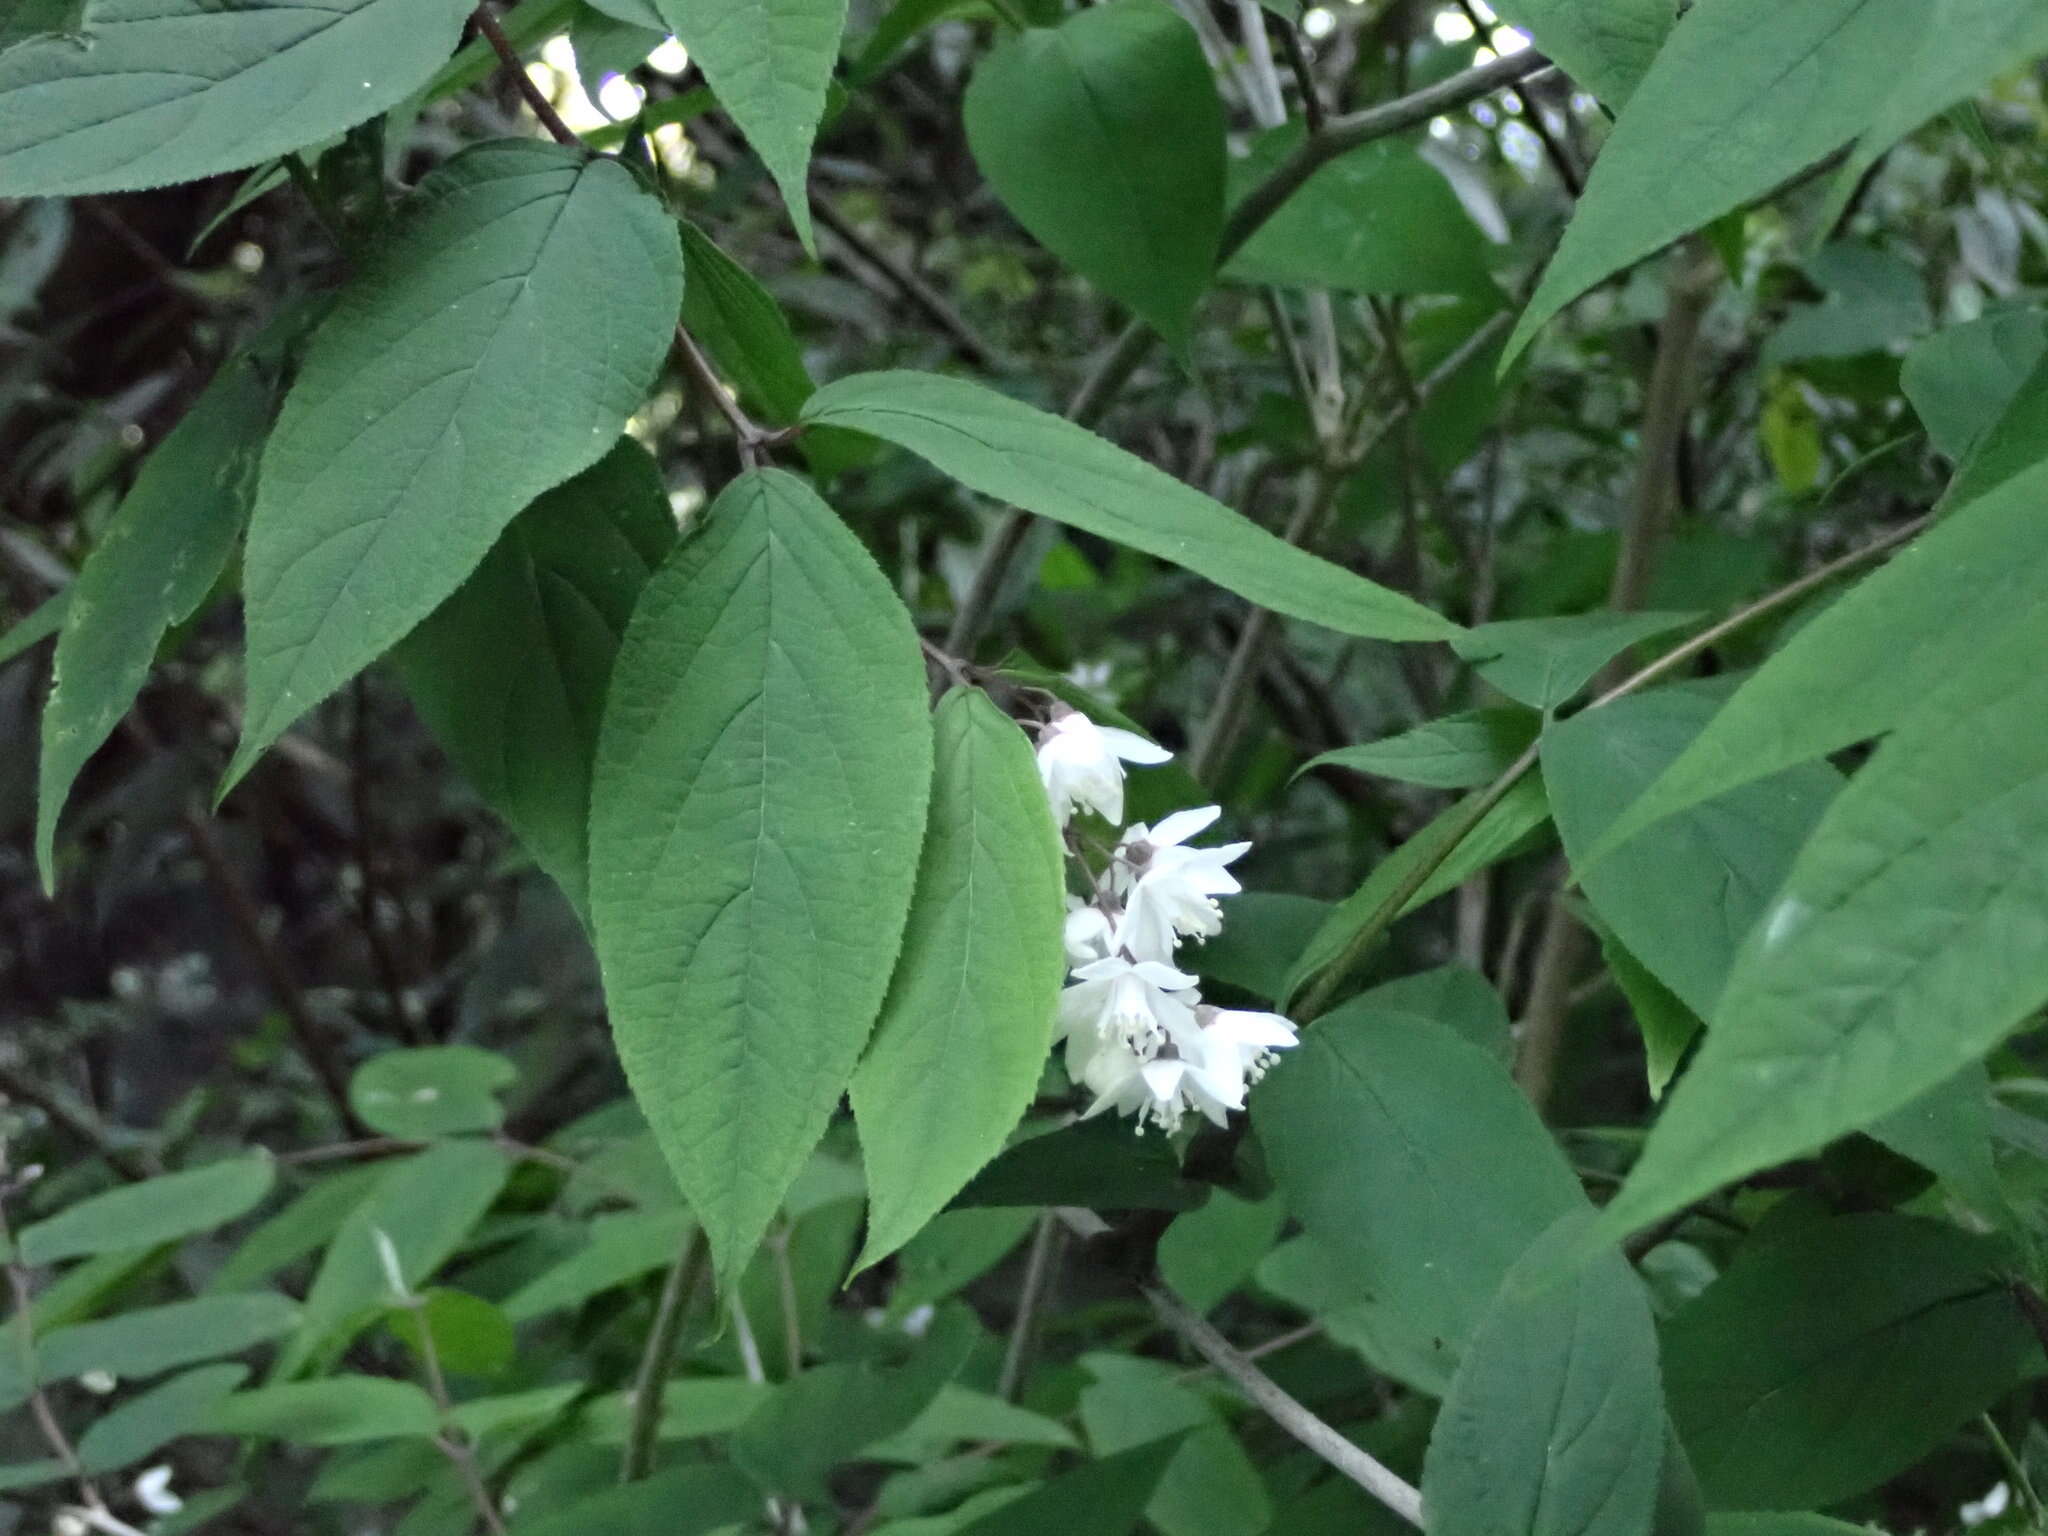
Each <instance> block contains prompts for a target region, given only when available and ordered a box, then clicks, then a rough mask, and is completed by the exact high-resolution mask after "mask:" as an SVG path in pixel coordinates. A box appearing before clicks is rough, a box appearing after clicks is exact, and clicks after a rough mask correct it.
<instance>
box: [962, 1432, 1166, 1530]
mask: <svg viewBox="0 0 2048 1536" xmlns="http://www.w3.org/2000/svg"><path fill="white" fill-rule="evenodd" d="M1180 1447H1181V1437H1180V1436H1178V1435H1170V1436H1168V1437H1167V1438H1166V1439H1164V1440H1155V1441H1153V1442H1152V1443H1151V1444H1150V1445H1141V1446H1137V1447H1135V1448H1133V1449H1131V1450H1128V1451H1119V1452H1117V1454H1116V1455H1114V1456H1105V1457H1103V1458H1102V1459H1101V1460H1100V1461H1091V1462H1087V1463H1085V1464H1083V1465H1082V1466H1079V1467H1076V1468H1075V1469H1074V1470H1073V1471H1071V1472H1065V1473H1062V1474H1061V1475H1060V1476H1058V1477H1055V1478H1054V1479H1052V1481H1050V1482H1047V1483H1041V1484H1040V1485H1039V1486H1038V1487H1036V1488H1034V1489H1032V1490H1031V1491H1030V1492H1029V1493H1027V1494H1025V1495H1024V1496H1023V1497H1022V1498H1020V1499H1016V1500H1013V1501H1011V1502H1009V1503H1006V1504H1004V1505H1003V1506H1002V1507H1001V1508H1000V1509H997V1510H994V1511H992V1512H991V1513H989V1514H986V1515H981V1516H979V1517H977V1518H976V1519H973V1520H970V1521H969V1522H968V1523H967V1524H965V1525H963V1526H961V1527H960V1528H959V1530H958V1531H957V1532H956V1533H955V1536H1045V1533H1046V1532H1047V1531H1058V1532H1060V1533H1061V1536H1128V1533H1129V1532H1130V1531H1131V1529H1132V1528H1133V1527H1134V1526H1136V1525H1137V1523H1138V1521H1139V1520H1140V1519H1141V1518H1143V1516H1144V1513H1145V1506H1146V1505H1147V1504H1149V1503H1150V1502H1151V1500H1152V1492H1153V1490H1154V1489H1155V1488H1157V1487H1158V1486H1159V1479H1160V1478H1161V1477H1162V1476H1164V1475H1165V1472H1166V1469H1167V1467H1168V1466H1169V1465H1170V1464H1171V1463H1172V1461H1173V1458H1174V1457H1175V1455H1177V1454H1178V1453H1179V1451H1180Z"/></svg>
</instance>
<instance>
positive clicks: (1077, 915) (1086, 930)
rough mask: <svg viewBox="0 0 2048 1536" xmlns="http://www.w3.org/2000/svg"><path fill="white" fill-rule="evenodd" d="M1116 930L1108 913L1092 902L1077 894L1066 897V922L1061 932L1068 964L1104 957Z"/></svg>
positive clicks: (1108, 950) (1102, 958)
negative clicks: (1064, 928) (1063, 932)
mask: <svg viewBox="0 0 2048 1536" xmlns="http://www.w3.org/2000/svg"><path fill="white" fill-rule="evenodd" d="M1115 931H1116V926H1115V924H1113V923H1111V922H1110V920H1109V914H1108V913H1107V912H1104V911H1103V910H1102V908H1100V907H1098V906H1096V905H1095V904H1094V903H1093V902H1087V901H1083V900H1082V899H1081V898H1080V897H1078V896H1069V897H1068V898H1067V925H1066V930H1065V934H1064V938H1065V941H1066V946H1067V964H1069V965H1087V964H1089V963H1090V962H1091V961H1095V960H1107V959H1108V958H1109V956H1110V952H1111V948H1112V944H1111V940H1112V937H1113V935H1114V934H1115Z"/></svg>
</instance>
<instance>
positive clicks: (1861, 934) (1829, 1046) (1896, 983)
mask: <svg viewBox="0 0 2048 1536" xmlns="http://www.w3.org/2000/svg"><path fill="white" fill-rule="evenodd" d="M2016 673H2017V674H2026V673H2031V674H2032V676H2031V677H2025V678H2024V680H2022V681H2019V682H2017V683H2016V682H2015V681H2014V680H2013V679H2014V677H2015V674H2016ZM1737 697H1740V695H1738V696H1737ZM2044 839H2048V674H2043V673H2042V672H2041V670H2040V667H2039V652H2038V651H2036V650H2034V649H2032V648H2031V647H2029V648H2028V649H2026V650H2023V651H2021V652H2019V653H2018V654H2015V655H2012V656H2009V657H2008V658H2007V662H2006V663H2005V664H2001V663H1999V662H1998V661H1997V660H1996V659H1995V658H1992V659H1981V658H1980V669H1979V670H1977V671H1973V672H1969V673H1965V674H1964V675H1963V676H1961V677H1960V678H1959V679H1958V680H1957V681H1956V683H1955V684H1954V685H1953V686H1951V687H1950V688H1948V689H1946V690H1944V691H1943V692H1941V693H1939V694H1937V695H1936V696H1935V697H1933V698H1931V699H1929V700H1928V701H1927V702H1926V704H1925V705H1924V706H1923V707H1922V708H1921V710H1920V711H1919V712H1918V713H1917V714H1916V715H1915V716H1914V717H1912V718H1911V719H1910V720H1909V721H1908V722H1907V723H1906V724H1905V725H1904V726H1902V727H1901V728H1900V730H1899V731H1898V732H1896V733H1895V734H1894V735H1892V736H1891V737H1890V738H1888V739H1887V740H1886V741H1885V742H1884V744H1883V745H1882V746H1881V747H1879V749H1878V751H1877V753H1876V755H1875V756H1874V757H1873V758H1872V759H1871V761H1870V762H1869V764H1868V765H1867V766H1865V767H1864V769H1863V770H1862V771H1861V772H1860V773H1858V774H1857V775H1856V776H1855V777H1854V778H1852V779H1851V780H1850V781H1849V785H1848V787H1847V788H1846V789H1844V790H1843V791H1842V793H1841V795H1840V796H1839V798H1837V799H1836V800H1835V802H1834V804H1833V805H1832V806H1831V807H1830V808H1829V810H1828V812H1827V814H1826V815H1825V816H1824V817H1823V818H1822V819H1821V822H1820V825H1819V826H1818V827H1817V828H1816V829H1815V830H1814V833H1813V835H1812V837H1811V838H1810V839H1809V840H1808V841H1807V844H1806V846H1805V847H1804V848H1803V849H1802V850H1801V851H1800V854H1799V857H1798V860H1797V861H1796V862H1795V863H1794V864H1793V866H1792V870H1791V873H1790V874H1789V875H1788V876H1787V877H1786V880H1785V883H1784V886H1783V888H1782V889H1781V890H1780V891H1779V892H1778V894H1777V896H1776V899H1775V900H1774V901H1773V902H1772V903H1771V905H1770V908H1769V910H1768V911H1767V912H1766V913H1765V914H1764V916H1763V917H1762V919H1761V920H1760V921H1759V923H1758V924H1757V926H1756V927H1755V928H1754V929H1753V930H1752V931H1751V934H1750V937H1749V939H1748V941H1747V942H1746V943H1745V945H1744V946H1743V949H1742V952H1741V954H1740V955H1739V956H1738V958H1737V960H1736V963H1735V968H1734V970H1733V972H1732V974H1731V975H1730V976H1729V979H1728V984H1727V988H1726V990H1725V991H1724V992H1723V993H1722V995H1721V999H1720V1002H1719V1005H1718V1006H1717V1007H1716V1008H1715V1010H1714V1013H1713V1015H1712V1017H1711V1019H1710V1023H1711V1026H1712V1027H1711V1028H1710V1029H1709V1030H1708V1031H1707V1038H1706V1043H1705V1044H1704V1045H1702V1046H1701V1047H1700V1052H1699V1055H1698V1056H1697V1057H1696V1058H1695V1059H1694V1061H1693V1064H1692V1067H1691V1069H1690V1070H1689V1071H1688V1072H1687V1073H1686V1075H1685V1078H1684V1080H1683V1081H1682V1082H1680V1084H1679V1085H1678V1087H1677V1089H1676V1090H1674V1092H1673V1093H1672V1095H1671V1099H1670V1102H1669V1103H1668V1104H1667V1105H1666V1106H1665V1110H1664V1113H1663V1115H1662V1117H1661V1118H1660V1119H1659V1120H1658V1122H1657V1125H1656V1128H1655V1129H1654V1130H1653V1131H1652V1132H1651V1135H1650V1138H1649V1140H1648V1141H1647V1142H1646V1143H1645V1144H1644V1147H1643V1155H1642V1157H1641V1159H1640V1160H1639V1161H1638V1163H1637V1165H1636V1167H1635V1169H1634V1171H1633V1172H1632V1173H1631V1175H1630V1177H1629V1182H1628V1184H1627V1185H1626V1186H1625V1188H1624V1189H1623V1190H1622V1192H1621V1193H1620V1194H1619V1195H1618V1196H1616V1198H1615V1200H1614V1203H1613V1204H1612V1205H1611V1206H1610V1207H1609V1219H1610V1226H1609V1230H1610V1231H1619V1230H1622V1229H1623V1224H1624V1223H1641V1222H1644V1221H1649V1220H1654V1219H1656V1218H1657V1217H1659V1216H1661V1215H1663V1214H1665V1213H1666V1212H1668V1211H1673V1210H1676V1209H1678V1207H1679V1206H1681V1205H1683V1204H1685V1203H1686V1202H1687V1201H1689V1200H1692V1199H1695V1198H1697V1197H1698V1196H1700V1195H1703V1194H1705V1193H1706V1192H1708V1191H1709V1190H1712V1189H1714V1188H1715V1187H1717V1186H1718V1185H1720V1184H1723V1183H1726V1182H1728V1181H1729V1180H1731V1179H1736V1178H1739V1177H1741V1176H1742V1175H1744V1174H1746V1173H1749V1172H1751V1171H1753V1170H1755V1169H1758V1168H1763V1167H1768V1166H1770V1165H1771V1164H1773V1163H1777V1162H1781V1161H1783V1160H1785V1159H1787V1158H1790V1157H1796V1156H1801V1155H1803V1154H1805V1153H1808V1152H1811V1151H1814V1150H1815V1149H1817V1148H1819V1147H1820V1146H1822V1145H1824V1144H1826V1143H1827V1142H1829V1141H1831V1140H1833V1139H1834V1138H1835V1137H1837V1136H1840V1135H1843V1134H1844V1133H1846V1132H1848V1131H1851V1130H1855V1129H1858V1128H1860V1127H1862V1126H1865V1125H1868V1124H1870V1123H1871V1122H1872V1121H1874V1120H1876V1119H1878V1118H1879V1117H1880V1116H1883V1115H1887V1114H1889V1113H1891V1112H1892V1111H1893V1110H1896V1109H1898V1108H1900V1107H1901V1106H1903V1105H1905V1104H1906V1103H1908V1102H1910V1101H1911V1100H1913V1099H1915V1098H1917V1097H1918V1096H1919V1095H1921V1094H1923V1093H1926V1092H1927V1091H1929V1090H1930V1089H1933V1088H1935V1087H1937V1086H1938V1085H1939V1084H1941V1083H1942V1082H1944V1081H1946V1080H1947V1079H1948V1078H1951V1077H1953V1076H1954V1075H1955V1074H1956V1073H1957V1072H1959V1071H1961V1070H1962V1069H1963V1068H1964V1067H1966V1066H1968V1065H1969V1064H1970V1063H1971V1062H1972V1061H1975V1060H1977V1059H1978V1058H1979V1057H1981V1056H1982V1055H1983V1054H1984V1053H1985V1052H1986V1051H1987V1050H1989V1049H1990V1048H1991V1047H1992V1046H1993V1045H1995V1044H1996V1043H1997V1042H1998V1041H1999V1040H2000V1039H2002V1038H2003V1037H2004V1036H2005V1035H2006V1034H2007V1033H2008V1032H2009V1031H2011V1030H2012V1029H2013V1028H2014V1027H2015V1026H2016V1025H2018V1024H2019V1023H2020V1022H2021V1021H2022V1020H2023V1019H2024V1018H2025V1017H2026V1016H2027V1014H2028V1013H2030V1012H2031V1011H2032V1010H2033V1009H2035V1008H2036V1007H2038V1006H2039V1005H2040V1003H2041V1001H2042V1000H2043V998H2048V927H2044V925H2043V923H2042V922H2041V916H2040V914H2041V913H2042V910H2043V907H2044V896H2043V882H2044V879H2048V866H2044V864H2043V862H2042V859H2041V853H2040V850H2041V848H2042V846H2043V841H2044ZM1930 1019H1938V1020H1940V1024H1941V1027H1940V1028H1938V1029H1930V1028H1928V1027H1927V1021H1928V1020H1930Z"/></svg>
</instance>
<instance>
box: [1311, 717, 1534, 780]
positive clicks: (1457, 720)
mask: <svg viewBox="0 0 2048 1536" xmlns="http://www.w3.org/2000/svg"><path fill="white" fill-rule="evenodd" d="M1541 723H1542V722H1541V721H1540V719H1539V718H1538V717H1537V716H1535V715H1532V714H1530V713H1529V712H1528V711H1527V710H1521V709H1475V710H1471V711H1469V712H1467V713H1465V714H1462V715H1445V716H1444V717H1443V718H1442V719H1440V720H1431V721H1428V722H1426V723H1424V724H1422V725H1418V726H1416V727H1415V728H1414V729H1413V730H1407V731H1403V732H1401V733H1400V734H1399V735H1398V736H1388V737H1385V738H1383V739H1381V740H1379V741H1374V742H1368V743H1366V744H1365V745H1363V746H1358V747H1338V748H1337V749H1336V750H1335V751H1331V752H1325V753H1323V754H1322V755H1321V756H1319V757H1312V758H1310V759H1309V760H1308V761H1307V762H1305V763H1303V764H1302V765H1301V768H1300V769H1299V770H1298V772H1299V773H1307V772H1308V771H1309V770H1310V769H1311V768H1324V767H1336V768H1349V769H1351V770H1352V771H1353V772H1355V773H1370V774H1374V775H1376V776H1377V777H1379V778H1383V779H1397V780H1399V781H1400V782H1401V783H1403V784H1421V785H1424V786H1425V787H1427V788H1430V789H1474V788H1477V787H1478V786H1479V785H1481V784H1485V783H1487V782H1489V781H1490V780H1492V779H1495V778H1497V777H1499V775H1500V773H1501V770H1502V769H1504V768H1506V767H1507V765H1508V764H1509V763H1512V762H1513V761H1514V760H1515V759H1516V758H1518V757H1520V756H1521V755H1522V753H1523V752H1524V751H1526V750H1527V749H1528V746H1529V744H1530V743H1531V742H1533V741H1534V740H1535V739H1536V731H1537V727H1538V726H1539V725H1540V724H1541Z"/></svg>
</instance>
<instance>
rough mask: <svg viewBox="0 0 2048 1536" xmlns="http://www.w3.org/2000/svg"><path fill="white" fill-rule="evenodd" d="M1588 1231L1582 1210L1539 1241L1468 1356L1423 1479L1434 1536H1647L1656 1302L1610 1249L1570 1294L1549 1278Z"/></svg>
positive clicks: (1655, 1471) (1653, 1496) (1570, 1282)
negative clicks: (1653, 1309)
mask: <svg viewBox="0 0 2048 1536" xmlns="http://www.w3.org/2000/svg"><path fill="white" fill-rule="evenodd" d="M1591 1219H1592V1212H1591V1211H1590V1210H1587V1209H1585V1208H1583V1207H1581V1208H1580V1209H1578V1210H1576V1211H1573V1212H1571V1213H1570V1214H1569V1215H1566V1216H1564V1217H1562V1218H1560V1220H1559V1222H1558V1223H1557V1225H1556V1226H1554V1227H1553V1228H1552V1229H1550V1230H1549V1231H1548V1232H1546V1233H1545V1234H1544V1235H1543V1236H1542V1237H1540V1238H1538V1239H1537V1240H1536V1242H1535V1243H1534V1244H1533V1245H1532V1246H1531V1250H1530V1252H1529V1253H1528V1254H1527V1255H1525V1256H1524V1257H1523V1258H1522V1259H1520V1260H1518V1261H1517V1263H1516V1264H1515V1267H1514V1268H1513V1269H1511V1270H1509V1271H1508V1273H1507V1275H1506V1277H1505V1278H1504V1279H1503V1280H1502V1281H1501V1288H1500V1292H1499V1294H1497V1295H1496V1296H1495V1297H1494V1298H1493V1303H1492V1305H1491V1306H1489V1307H1488V1308H1487V1310H1486V1313H1485V1315H1484V1317H1482V1318H1481V1319H1480V1322H1479V1326H1478V1328H1477V1329H1476V1330H1475V1331H1474V1333H1473V1335H1472V1341H1471V1343H1470V1344H1469V1345H1467V1346H1466V1349H1465V1356H1464V1359H1463V1361H1462V1362H1460V1364H1459V1366H1458V1374H1457V1376H1456V1377H1455V1378H1454V1379H1453V1380H1452V1382H1451V1390H1450V1393H1449V1395H1448V1396H1446V1397H1445V1399H1444V1405H1443V1411H1442V1412H1441V1413H1440V1414H1438V1416H1437V1421H1436V1427H1435V1429H1434V1430H1433V1431H1432V1433H1431V1435H1430V1441H1429V1457H1428V1460H1427V1461H1426V1462H1425V1463H1424V1466H1423V1472H1422V1505H1423V1510H1424V1514H1425V1517H1426V1519H1427V1521H1428V1525H1429V1529H1430V1530H1432V1531H1440V1532H1443V1533H1445V1536H1637V1533H1640V1532H1644V1531H1647V1530H1649V1529H1650V1526H1651V1517H1652V1513H1653V1511H1654V1510H1655V1508H1656V1503H1657V1485H1658V1478H1659V1475H1660V1473H1661V1471H1662V1469H1663V1465H1664V1394H1663V1388H1662V1385H1661V1383H1660V1381H1659V1378H1658V1370H1657V1329H1656V1324H1655V1323H1654V1322H1653V1321H1652V1319H1651V1316H1650V1302H1649V1297H1648V1296H1647V1294H1646V1293H1645V1292H1644V1290H1643V1283H1642V1281H1641V1280H1640V1279H1638V1278H1637V1276H1636V1274H1635V1272H1634V1271H1633V1270H1632V1269H1630V1268H1629V1266H1628V1263H1627V1262H1626V1261H1625V1260H1624V1259H1623V1258H1622V1257H1621V1255H1620V1254H1619V1253H1618V1252H1615V1251H1613V1250H1608V1251H1606V1252H1602V1253H1596V1254H1594V1255H1592V1256H1591V1258H1590V1259H1588V1260H1587V1261H1586V1262H1585V1263H1584V1264H1583V1265H1581V1266H1580V1267H1579V1269H1578V1270H1577V1272H1576V1273H1575V1274H1573V1275H1571V1276H1570V1278H1568V1279H1565V1280H1563V1281H1557V1280H1555V1279H1554V1278H1551V1277H1549V1276H1548V1275H1547V1274H1546V1273H1545V1272H1547V1271H1550V1270H1551V1269H1552V1266H1553V1265H1554V1263H1555V1260H1556V1258H1557V1256H1558V1255H1559V1254H1561V1253H1562V1252H1563V1251H1564V1250H1565V1249H1566V1248H1567V1247H1569V1246H1571V1245H1573V1244H1575V1243H1576V1242H1577V1241H1578V1239H1579V1237H1580V1236H1581V1234H1582V1233H1583V1231H1584V1229H1585V1226H1586V1224H1587V1223H1588V1222H1589V1221H1591ZM1539 1276H1542V1278H1538V1277H1539Z"/></svg>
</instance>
